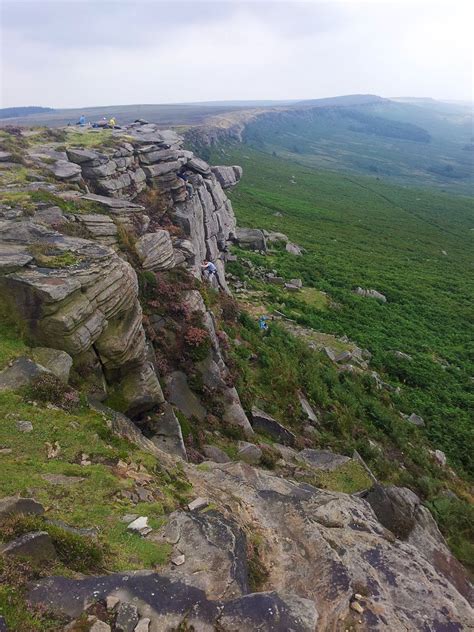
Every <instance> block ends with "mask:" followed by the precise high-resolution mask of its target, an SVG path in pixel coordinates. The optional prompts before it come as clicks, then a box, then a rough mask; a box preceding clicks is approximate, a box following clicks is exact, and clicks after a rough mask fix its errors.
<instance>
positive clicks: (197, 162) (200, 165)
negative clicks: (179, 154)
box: [186, 156, 211, 176]
mask: <svg viewBox="0 0 474 632" xmlns="http://www.w3.org/2000/svg"><path fill="white" fill-rule="evenodd" d="M186 167H187V168H188V169H191V170H192V171H195V172H196V173H200V174H202V175H204V176H205V175H209V174H210V173H211V168H210V167H209V165H208V164H207V162H205V161H204V160H201V158H198V157H197V156H193V157H192V158H191V160H189V161H188V163H187V165H186Z"/></svg>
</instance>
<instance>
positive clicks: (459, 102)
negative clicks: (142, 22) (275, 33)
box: [0, 92, 474, 111]
mask: <svg viewBox="0 0 474 632" xmlns="http://www.w3.org/2000/svg"><path fill="white" fill-rule="evenodd" d="M355 96H367V97H378V98H381V99H386V100H388V101H391V100H397V99H408V100H417V101H434V102H438V103H450V104H457V105H467V106H469V105H474V99H471V100H464V99H452V98H449V97H446V98H435V97H431V96H413V95H399V96H390V97H384V96H381V95H379V94H376V93H370V92H369V93H347V94H337V95H330V96H324V97H303V98H298V99H295V98H292V99H290V98H287V99H222V100H215V99H210V100H204V101H160V102H158V101H157V102H148V103H138V102H137V103H105V104H100V103H96V104H94V105H78V106H69V107H57V106H54V105H41V104H39V103H28V104H27V105H25V104H22V105H9V106H5V107H0V111H4V110H13V109H20V108H35V107H37V108H45V109H49V110H55V111H63V110H81V109H83V110H88V109H96V108H109V107H110V108H115V107H141V106H143V107H158V106H161V105H162V106H172V105H176V106H178V105H180V106H181V105H190V106H192V105H209V106H213V105H216V106H218V105H228V104H239V103H241V104H252V103H255V104H259V103H261V104H271V103H275V104H280V103H284V104H285V103H288V104H289V103H300V102H310V101H320V100H325V99H339V98H344V97H355Z"/></svg>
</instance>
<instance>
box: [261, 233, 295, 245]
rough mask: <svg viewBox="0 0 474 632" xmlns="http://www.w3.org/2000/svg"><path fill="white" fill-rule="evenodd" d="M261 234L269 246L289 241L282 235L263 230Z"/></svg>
mask: <svg viewBox="0 0 474 632" xmlns="http://www.w3.org/2000/svg"><path fill="white" fill-rule="evenodd" d="M263 234H264V235H265V238H266V240H267V243H269V244H275V243H278V242H284V243H287V242H288V241H289V239H288V237H287V236H286V235H285V234H284V233H276V232H274V231H271V230H270V231H269V230H264V231H263Z"/></svg>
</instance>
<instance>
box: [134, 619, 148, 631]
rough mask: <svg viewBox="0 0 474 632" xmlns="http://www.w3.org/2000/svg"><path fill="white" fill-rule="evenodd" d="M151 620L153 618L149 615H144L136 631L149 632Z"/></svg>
mask: <svg viewBox="0 0 474 632" xmlns="http://www.w3.org/2000/svg"><path fill="white" fill-rule="evenodd" d="M150 621H151V619H149V618H148V617H144V618H143V619H140V621H139V622H138V623H137V626H136V628H135V630H134V632H148V631H149V629H150Z"/></svg>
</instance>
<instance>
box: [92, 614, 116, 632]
mask: <svg viewBox="0 0 474 632" xmlns="http://www.w3.org/2000/svg"><path fill="white" fill-rule="evenodd" d="M89 619H92V626H91V627H90V628H89V632H111V630H112V628H111V627H110V625H109V624H108V623H105V622H104V621H101V620H100V619H96V618H95V617H89ZM94 619H95V620H94Z"/></svg>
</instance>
